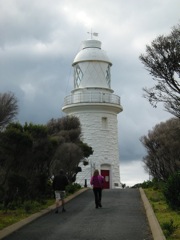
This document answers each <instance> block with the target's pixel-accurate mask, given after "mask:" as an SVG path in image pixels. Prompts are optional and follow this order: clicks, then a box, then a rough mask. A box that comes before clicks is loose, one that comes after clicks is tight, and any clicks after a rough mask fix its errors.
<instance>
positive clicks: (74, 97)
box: [64, 92, 120, 105]
mask: <svg viewBox="0 0 180 240" xmlns="http://www.w3.org/2000/svg"><path fill="white" fill-rule="evenodd" d="M77 103H110V104H117V105H120V97H119V96H117V95H115V94H112V93H101V92H99V93H93V92H90V93H75V94H71V95H69V96H67V97H65V99H64V105H70V104H77Z"/></svg>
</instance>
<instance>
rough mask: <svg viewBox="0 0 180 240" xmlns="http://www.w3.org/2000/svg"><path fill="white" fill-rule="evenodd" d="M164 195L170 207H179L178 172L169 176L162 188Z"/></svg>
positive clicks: (179, 178) (179, 174) (179, 186)
mask: <svg viewBox="0 0 180 240" xmlns="http://www.w3.org/2000/svg"><path fill="white" fill-rule="evenodd" d="M164 196H165V198H166V201H167V203H168V205H169V206H170V207H171V208H172V209H177V210H178V209H180V173H176V174H174V175H172V176H170V177H169V179H168V181H167V183H166V185H165V188H164Z"/></svg>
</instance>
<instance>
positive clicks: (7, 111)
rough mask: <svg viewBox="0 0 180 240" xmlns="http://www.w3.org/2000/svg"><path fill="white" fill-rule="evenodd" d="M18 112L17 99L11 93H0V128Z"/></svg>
mask: <svg viewBox="0 0 180 240" xmlns="http://www.w3.org/2000/svg"><path fill="white" fill-rule="evenodd" d="M17 113H18V105H17V99H16V97H15V96H14V94H13V93H0V130H2V129H3V128H4V127H5V126H6V125H7V124H8V123H10V122H11V121H12V120H13V119H14V117H15V116H16V114H17Z"/></svg>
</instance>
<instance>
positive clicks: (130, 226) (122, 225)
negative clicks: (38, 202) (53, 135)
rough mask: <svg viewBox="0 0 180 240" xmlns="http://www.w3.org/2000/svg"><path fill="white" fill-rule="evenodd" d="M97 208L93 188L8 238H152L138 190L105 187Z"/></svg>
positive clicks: (70, 239)
mask: <svg viewBox="0 0 180 240" xmlns="http://www.w3.org/2000/svg"><path fill="white" fill-rule="evenodd" d="M102 205H103V207H102V208H101V209H95V204H94V198H93V192H92V190H88V191H86V192H83V193H82V194H80V195H79V196H77V197H76V198H74V199H73V200H71V201H69V202H68V203H67V204H66V209H67V212H65V213H59V214H55V213H54V211H51V212H50V213H48V214H46V215H45V216H43V217H40V218H38V219H37V220H35V221H33V222H31V223H30V224H28V225H26V226H25V227H23V228H21V229H19V230H18V231H16V232H14V233H12V234H11V235H9V236H8V237H6V238H5V239H6V240H41V239H42V240H111V239H113V240H152V239H153V238H152V235H151V232H150V229H149V225H148V221H147V218H146V214H145V210H144V206H143V203H142V200H141V197H140V193H139V190H138V189H114V190H103V199H102Z"/></svg>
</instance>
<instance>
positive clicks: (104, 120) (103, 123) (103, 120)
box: [102, 117, 107, 129]
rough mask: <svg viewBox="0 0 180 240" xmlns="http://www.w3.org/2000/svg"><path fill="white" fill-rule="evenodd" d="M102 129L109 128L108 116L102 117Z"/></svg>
mask: <svg viewBox="0 0 180 240" xmlns="http://www.w3.org/2000/svg"><path fill="white" fill-rule="evenodd" d="M102 129H107V117H102Z"/></svg>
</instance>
